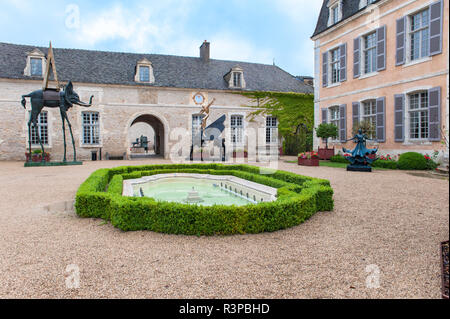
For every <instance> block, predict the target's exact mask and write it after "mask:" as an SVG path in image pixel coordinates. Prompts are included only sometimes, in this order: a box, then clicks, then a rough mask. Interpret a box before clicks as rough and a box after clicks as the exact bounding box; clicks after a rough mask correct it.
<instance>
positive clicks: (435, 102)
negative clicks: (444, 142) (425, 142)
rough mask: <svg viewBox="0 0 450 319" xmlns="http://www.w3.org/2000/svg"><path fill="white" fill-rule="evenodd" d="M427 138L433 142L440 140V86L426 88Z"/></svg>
mask: <svg viewBox="0 0 450 319" xmlns="http://www.w3.org/2000/svg"><path fill="white" fill-rule="evenodd" d="M428 129H429V132H428V139H429V140H430V141H433V142H439V141H440V140H441V88H440V87H435V88H432V89H429V90H428Z"/></svg>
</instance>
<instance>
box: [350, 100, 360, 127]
mask: <svg viewBox="0 0 450 319" xmlns="http://www.w3.org/2000/svg"><path fill="white" fill-rule="evenodd" d="M352 119H353V123H352V125H353V128H355V127H356V126H357V125H358V124H359V102H353V103H352Z"/></svg>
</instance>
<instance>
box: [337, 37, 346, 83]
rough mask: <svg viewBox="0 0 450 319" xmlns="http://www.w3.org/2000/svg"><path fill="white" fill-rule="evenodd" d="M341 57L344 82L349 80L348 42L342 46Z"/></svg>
mask: <svg viewBox="0 0 450 319" xmlns="http://www.w3.org/2000/svg"><path fill="white" fill-rule="evenodd" d="M340 52H341V57H340V64H341V65H340V67H341V69H340V72H339V73H340V81H341V82H344V81H346V80H347V44H346V43H345V44H343V45H341V47H340Z"/></svg>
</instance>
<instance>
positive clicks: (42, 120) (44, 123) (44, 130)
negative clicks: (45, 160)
mask: <svg viewBox="0 0 450 319" xmlns="http://www.w3.org/2000/svg"><path fill="white" fill-rule="evenodd" d="M30 113H31V112H30ZM30 115H31V114H30ZM37 129H38V134H39V137H40V138H41V142H42V144H44V145H48V113H47V112H46V111H42V112H41V113H40V114H39V116H38V118H37ZM31 144H34V145H39V139H38V136H37V135H36V129H35V128H34V126H33V124H32V125H31Z"/></svg>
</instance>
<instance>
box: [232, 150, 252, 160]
mask: <svg viewBox="0 0 450 319" xmlns="http://www.w3.org/2000/svg"><path fill="white" fill-rule="evenodd" d="M236 157H239V158H242V157H244V158H247V157H248V152H247V151H244V152H235V151H233V158H236Z"/></svg>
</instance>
